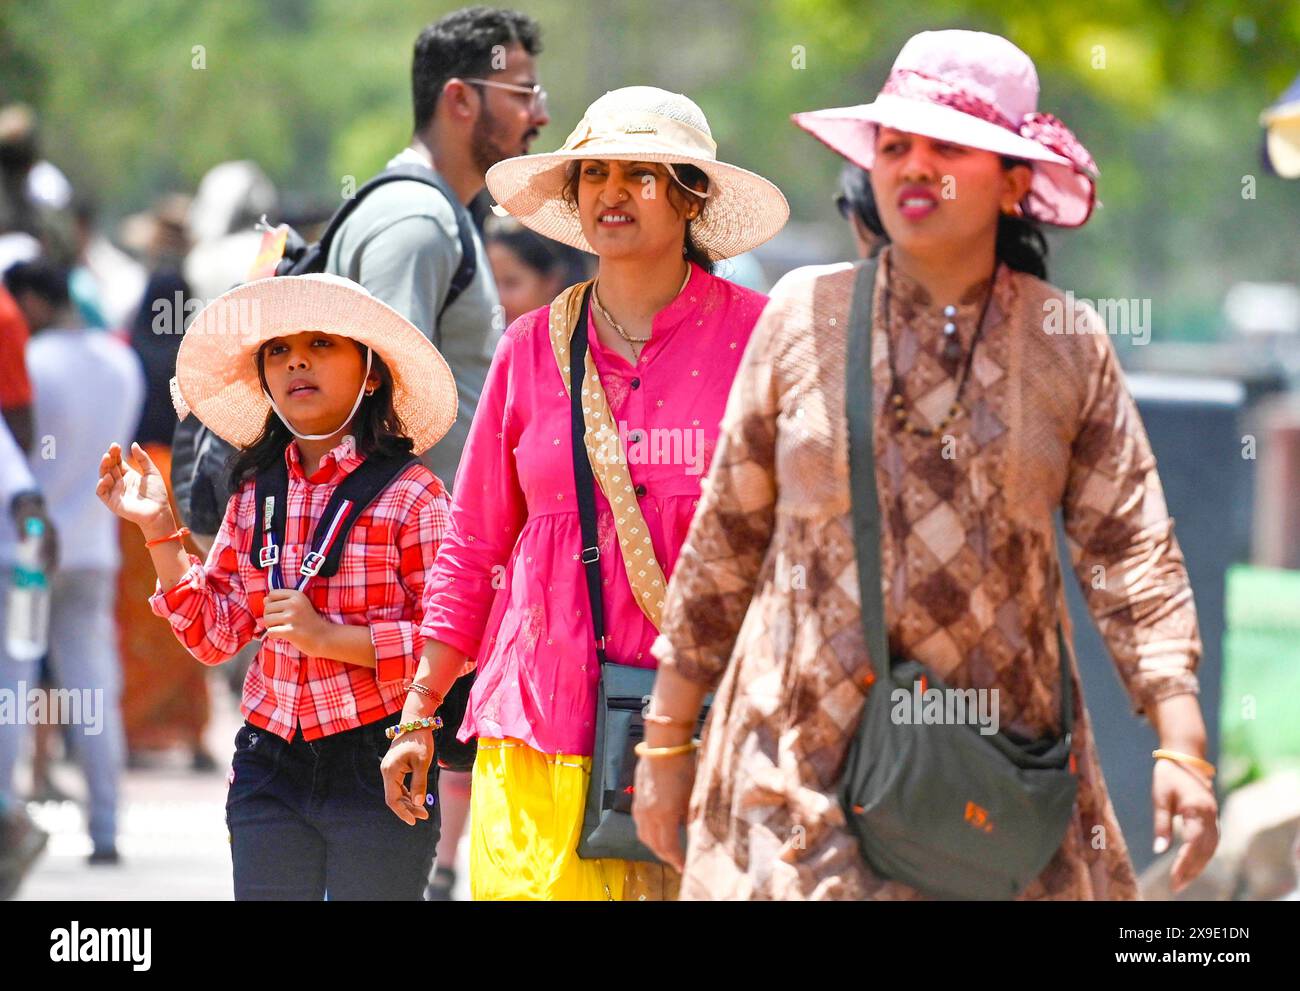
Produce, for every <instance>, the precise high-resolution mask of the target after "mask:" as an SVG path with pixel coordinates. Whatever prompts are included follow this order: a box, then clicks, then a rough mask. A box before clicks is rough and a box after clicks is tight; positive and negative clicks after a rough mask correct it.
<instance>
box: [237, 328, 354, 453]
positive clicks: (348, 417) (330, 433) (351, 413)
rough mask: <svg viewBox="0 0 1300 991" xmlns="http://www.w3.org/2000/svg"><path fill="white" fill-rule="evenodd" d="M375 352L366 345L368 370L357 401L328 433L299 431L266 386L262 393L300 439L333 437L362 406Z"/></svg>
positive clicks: (282, 420)
mask: <svg viewBox="0 0 1300 991" xmlns="http://www.w3.org/2000/svg"><path fill="white" fill-rule="evenodd" d="M373 353H374V352H372V351H371V350H370V345H366V372H365V374H364V375H362V376H361V389H360V390H359V391H358V392H357V401H356V402H354V403H353V404H352V411H351V412H350V413H348V415H347V416H346V417H344V418H343V422H342V423H340V424H339V425H338V426H337V427H335V428H334V429H333V430H331V431H330V432H329V433H327V434H300V433H298V431H297V430H295V429H294V428H293V424H292V423H290V422H289V418H288V417H287V416H285V415H284V414H283V413H282V412H280V407H279V406H277V405H275V400H274V399H272V398H271V393H270V392H269V391H267V389H266V387H265V386H263V387H262V395H264V396H265V397H266V400H267V402H269V403H270V404H271V409H273V410H275V415H276V416H278V417H279V418H280V422H281V423H283V424H284V425H285V428H286V429H287V430H288V431H289V433H291V434H293V435H294V436H295V437H297V438H298V439H299V440H326V439H327V438H330V437H333V436H334V435H335V434H336V433H338V432H339V431H340V430H342V429H343V428H344V427H346V426H347V425H348V424H349V423H351V422H352V417H354V416H356V413H357V409H358V408H359V407H360V406H361V400H362V399H363V398H364V397H365V394H366V380H367V379H368V378H370V361H371V356H372V355H373Z"/></svg>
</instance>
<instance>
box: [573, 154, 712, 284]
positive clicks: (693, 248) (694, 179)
mask: <svg viewBox="0 0 1300 991" xmlns="http://www.w3.org/2000/svg"><path fill="white" fill-rule="evenodd" d="M581 165H582V160H581V159H579V160H578V161H576V162H571V163H570V164H569V166H568V170H567V172H566V177H565V183H564V190H563V193H564V198H565V200H567V201H568V203H569V205H570V206H572V207H573V208H574V210H577V208H578V182H579V177H580V167H581ZM672 170H673V171H674V172H676V173H677V178H678V179H680V180H681V181H682V182H683V183H685V184H686V185H687V186H690V187H691V188H692V189H698V190H700V192H708V189H709V177H708V175H706V174H705V172H704V170H703V169H701V168H697V167H696V166H694V165H686V164H680V165H679V164H676V163H674V164H673V166H672ZM690 195H691V194H690V193H687V192H684V191H682V190H680V189H678V188H677V183H676V182H675V181H673V178H672V176H671V175H670V176H669V177H668V202H669V203H671V204H672V205H673V206H674V207H676V208H677V210H678V212H679V213H682V212H684V211H685V205H686V198H687V197H690ZM691 199H696V200H699V206H700V212H699V213H698V214H696V217H695V219H696V220H699V219H700V217H702V216H704V211H705V210H707V209H708V204H709V201H708V200H707V199H704V198H701V197H691ZM682 257H684V258H685V259H686V260H687V261H689V262H694V263H695V264H696V265H698V266H700V268H702V269H704V271H706V272H708V273H709V274H712V273H713V267H714V264H715V263H714V261H713V259H712V258H710V257H709V254H708V252H707V251H705V250H704V249H703V248H702V247H700V245H699V244H697V243H696V241H695V237H694V235H692V234H691V222H690V221H689V220H688V221H687V222H686V241H685V243H684V244H683V245H682Z"/></svg>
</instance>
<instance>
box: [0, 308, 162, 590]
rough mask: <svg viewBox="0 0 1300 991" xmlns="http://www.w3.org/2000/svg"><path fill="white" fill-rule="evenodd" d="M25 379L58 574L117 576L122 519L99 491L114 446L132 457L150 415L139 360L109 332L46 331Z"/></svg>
mask: <svg viewBox="0 0 1300 991" xmlns="http://www.w3.org/2000/svg"><path fill="white" fill-rule="evenodd" d="M27 374H28V376H29V377H30V378H31V381H32V418H33V424H34V427H35V431H34V435H35V442H34V444H33V446H32V452H31V455H30V457H29V464H30V465H31V469H32V475H33V476H34V477H35V479H36V483H37V485H38V486H39V487H40V489H41V492H42V493H43V494H44V496H45V505H46V507H47V510H48V512H49V514H50V519H52V520H53V521H54V525H55V527H56V528H57V529H58V533H59V567H60V568H61V569H71V568H103V569H114V568H117V567H118V566H119V564H120V563H121V553H120V551H119V549H118V522H117V517H116V516H114V515H113V513H111V512H110V511H109V510H108V508H107V507H106V506H105V505H104V504H103V503H102V502H100V501H99V497H98V496H97V495H96V494H95V485H96V484H97V483H98V481H99V459H100V458H102V457H103V456H104V452H105V451H106V450H108V445H109V444H111V443H112V442H113V441H117V442H118V443H119V444H121V445H122V452H123V454H124V455H125V456H127V457H129V456H130V450H131V441H132V439H133V438H134V435H135V430H136V427H137V426H138V425H139V422H140V412H141V410H142V408H143V407H144V388H145V380H144V371H143V369H142V368H141V367H140V359H139V358H137V357H136V354H135V352H134V351H132V350H131V348H130V347H129V346H127V345H126V344H124V343H122V342H121V341H119V340H118V339H117V338H115V337H113V336H111V335H109V334H106V333H104V332H103V331H86V330H80V329H74V330H44V331H41V332H40V333H37V334H33V335H32V337H31V339H30V340H29V341H28V342H27ZM12 529H13V527H12V525H10V530H11V531H12Z"/></svg>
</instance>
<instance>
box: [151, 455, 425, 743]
mask: <svg viewBox="0 0 1300 991" xmlns="http://www.w3.org/2000/svg"><path fill="white" fill-rule="evenodd" d="M285 460H286V462H287V464H288V466H289V499H288V520H287V524H286V527H285V529H286V534H285V542H284V546H283V547H282V548H281V569H282V574H284V575H285V576H286V577H285V580H286V581H291V579H292V578H293V577H296V576H297V574H298V568H299V566H300V565H301V564H302V558H303V555H304V554H305V553H306V550H307V547H306V544H307V541H308V540H309V539H310V536H311V531H312V528H313V526H314V525H315V523H316V520H317V519H319V517H320V516H321V514H322V513H323V512H324V511H325V504H326V503H327V502H328V501H329V498H330V495H331V494H332V493H333V491H334V489H335V488H336V487H337V486H338V484H339V483H340V482H342V481H343V479H344V478H345V477H347V475H348V473H349V472H351V471H352V470H353V469H355V468H356V467H357V466H358V465H360V464H361V463H362V462H363V460H364V459H363V458H361V457H359V456H358V455H357V452H356V448H355V446H354V442H353V439H352V437H351V435H348V436H346V437H344V439H343V442H342V443H340V444H339V445H338V446H337V447H335V448H334V449H333V450H332V451H330V452H329V453H328V454H326V455H325V456H324V457H323V458H321V460H320V467H319V468H318V470H317V471H316V473H315V474H314V475H311V476H310V477H306V476H304V474H303V469H302V464H301V461H300V458H299V453H298V445H297V444H293V443H291V444H289V445H288V446H287V447H286V448H285ZM254 490H255V483H254V482H253V480H251V479H250V480H249V481H247V482H245V483H244V484H243V485H242V486H241V487H240V489H239V491H238V492H236V493H235V495H234V496H233V497H232V498H231V501H230V505H229V506H228V507H227V508H226V516H225V519H224V520H223V521H222V523H221V531H220V532H219V533H218V534H217V537H216V540H215V542H214V543H213V545H212V550H211V551H210V552H209V554H208V560H207V563H206V564H205V563H204V562H203V561H200V560H199V558H198V557H196V556H195V555H193V554H191V555H190V565H191V566H190V569H189V571H187V572H186V573H185V576H184V577H183V578H182V579H181V580H180V582H179V583H178V584H177V585H176V586H174V587H173V588H171V589H169V590H168V591H166V592H163V591H162V583H161V582H159V583H157V585H155V591H154V594H153V595H152V596H151V597H150V599H149V604H150V605H151V606H152V607H153V611H154V612H155V613H157V614H158V615H159V616H162V617H163V618H165V619H166V620H167V621H168V622H169V623H171V625H172V629H173V631H174V632H175V633H176V636H177V638H178V639H179V640H180V641H181V643H183V644H184V645H185V647H186V649H187V650H188V651H189V652H190V653H191V654H193V655H194V656H195V657H197V658H198V659H199V660H200V661H202V662H203V663H204V664H221V663H222V662H223V661H228V660H230V658H231V657H233V656H234V655H235V653H237V652H238V651H239V649H240V648H241V647H243V646H244V645H245V644H246V643H248V642H249V640H251V639H253V637H255V636H256V637H261V636H262V635H263V634H265V632H266V627H265V625H264V624H263V622H262V607H263V604H264V601H265V597H266V592H267V587H268V586H267V576H266V572H265V570H261V569H257V568H254V567H253V564H252V561H251V560H250V559H249V548H250V547H251V546H252V537H253V528H254V525H255V519H256V506H255V505H254V503H255V501H256V496H255V491H254ZM449 510H450V503H449V500H448V498H447V495H446V491H445V490H444V488H443V486H442V483H441V482H439V481H438V478H437V476H435V475H434V474H433V472H431V471H429V469H428V468H426V467H425V466H424V465H422V464H413V465H411V466H410V467H409V468H406V469H405V470H404V471H402V473H401V474H400V475H398V476H397V477H396V478H395V479H394V480H393V481H392V483H391V484H390V485H389V486H388V488H386V489H385V490H384V491H383V492H382V493H380V494H379V496H378V497H377V498H376V499H375V501H374V502H372V503H371V504H370V507H369V508H368V509H367V510H366V511H365V512H364V513H362V514H361V515H360V516H359V517H358V518H357V522H356V524H355V525H354V526H353V528H352V532H351V533H350V534H349V535H348V541H347V544H346V545H345V546H344V549H343V557H342V559H341V561H340V564H339V570H338V573H337V574H335V575H333V576H332V577H330V578H324V577H322V576H317V577H316V578H313V579H312V581H311V583H310V584H309V585H308V586H307V590H306V593H305V594H306V595H307V597H308V599H310V600H311V603H312V605H313V607H314V608H315V609H316V611H317V612H318V613H320V615H321V616H322V617H323V618H325V619H328V620H330V621H331V622H334V623H350V624H354V625H357V626H369V627H370V638H371V641H372V642H373V643H374V645H375V667H374V668H367V667H360V666H358V665H355V664H345V663H343V662H342V661H336V660H332V659H331V658H328V657H310V656H304V655H303V654H302V653H301V652H300V651H299V650H298V648H297V647H295V646H293V645H292V644H290V643H289V642H288V641H286V640H280V639H276V638H272V639H269V640H264V641H262V647H261V650H259V651H258V654H257V658H256V660H254V661H253V663H252V665H251V666H250V667H249V669H248V677H247V678H245V679H244V697H243V700H242V701H241V703H240V711H242V712H243V714H244V716H245V717H246V718H247V719H248V721H249V722H250V723H253V724H254V725H257V726H261V727H262V728H263V729H266V730H269V731H270V732H272V733H275V734H276V735H277V736H280V737H283V738H284V739H286V740H292V739H293V735H294V733H295V732H296V730H297V729H298V728H301V730H302V734H303V736H304V737H306V738H307V739H309V740H315V739H318V738H320V737H322V736H328V735H330V734H332V733H338V732H341V731H342V730H347V729H354V728H356V727H357V726H364V725H365V724H367V723H372V722H375V721H377V720H380V719H383V718H385V717H386V716H389V715H392V714H394V713H397V712H400V711H401V709H402V705H403V703H404V702H405V699H406V690H405V685H406V683H407V682H409V681H410V680H411V679H412V678H413V677H414V676H415V668H416V663H417V661H418V659H419V655H420V650H421V648H422V647H423V645H424V639H423V637H421V636H420V633H419V625H420V616H421V611H420V595H421V592H422V591H423V590H424V576H425V573H426V572H427V571H428V570H429V569H430V568H431V567H432V566H433V559H434V557H435V556H436V554H437V553H438V547H439V545H440V544H441V543H442V538H443V535H444V534H445V533H446V531H447V527H448V524H449V520H450V516H449Z"/></svg>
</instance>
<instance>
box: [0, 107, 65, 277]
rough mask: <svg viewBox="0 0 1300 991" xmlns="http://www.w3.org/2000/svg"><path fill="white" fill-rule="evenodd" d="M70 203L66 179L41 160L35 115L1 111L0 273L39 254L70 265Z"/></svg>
mask: <svg viewBox="0 0 1300 991" xmlns="http://www.w3.org/2000/svg"><path fill="white" fill-rule="evenodd" d="M71 201H72V187H71V185H70V184H69V183H68V180H67V178H66V177H65V176H64V175H63V173H62V172H60V171H59V170H58V168H56V167H55V166H54V165H53V164H51V163H50V162H47V161H45V160H44V158H42V156H41V151H40V136H39V132H38V128H37V120H36V114H35V112H34V111H33V110H32V109H31V107H28V106H26V105H24V104H20V103H14V104H10V105H8V106H6V107H3V108H0V272H2V271H4V270H5V269H6V268H8V267H9V266H10V265H11V264H13V263H14V262H15V261H30V260H31V259H32V258H34V257H36V255H37V254H40V253H45V254H47V255H49V256H51V257H52V258H54V259H56V260H57V261H59V263H60V264H71V263H72V259H73V258H74V257H75V255H76V236H75V234H74V231H73V227H74V224H73V219H72V215H71V213H70V211H69V209H68V208H69V206H70V205H71Z"/></svg>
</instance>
